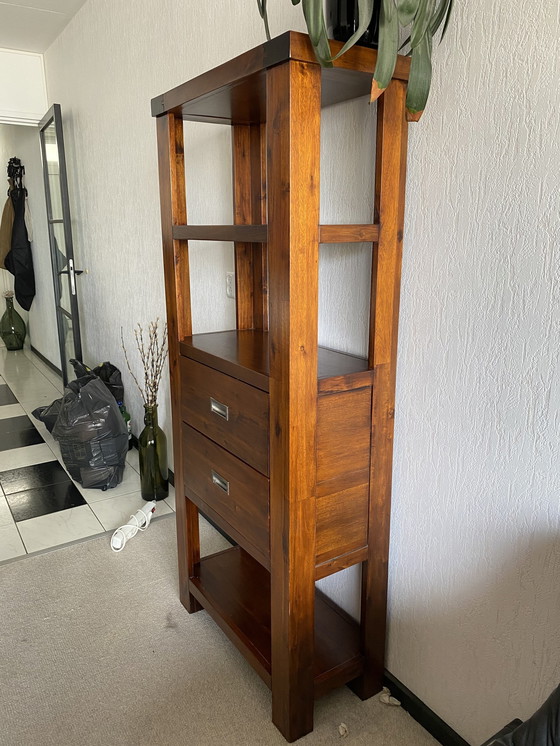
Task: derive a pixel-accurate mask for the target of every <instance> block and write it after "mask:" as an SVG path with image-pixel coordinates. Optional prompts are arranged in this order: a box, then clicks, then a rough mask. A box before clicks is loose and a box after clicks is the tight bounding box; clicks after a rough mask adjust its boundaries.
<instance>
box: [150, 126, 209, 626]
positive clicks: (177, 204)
mask: <svg viewBox="0 0 560 746" xmlns="http://www.w3.org/2000/svg"><path fill="white" fill-rule="evenodd" d="M157 139H158V162H159V188H160V200H161V229H162V240H163V263H164V268H165V297H166V306H167V326H168V339H169V374H170V379H171V409H172V419H173V455H174V469H175V493H176V517H177V544H178V554H179V592H180V597H181V602H182V603H183V605H184V606H185V607H186V609H187V611H189V612H190V613H192V612H194V611H198V610H199V609H200V608H201V607H200V604H199V603H198V601H197V600H196V599H195V598H194V596H192V595H191V593H190V592H189V578H190V577H192V575H193V573H194V567H195V565H196V564H197V563H198V562H199V561H200V538H199V531H198V510H197V508H196V506H195V505H194V504H193V503H191V501H190V500H187V498H186V497H185V495H184V488H183V457H182V432H181V377H180V376H181V371H180V365H179V361H180V355H179V341H180V340H181V339H183V338H184V337H186V336H190V335H191V334H192V322H191V299H190V283H189V254H188V243H187V241H176V240H173V235H172V226H173V225H184V224H186V222H187V201H186V193H185V164H184V153H183V120H182V119H181V118H179V117H176V116H175V115H174V114H165V115H164V116H161V117H159V118H158V119H157Z"/></svg>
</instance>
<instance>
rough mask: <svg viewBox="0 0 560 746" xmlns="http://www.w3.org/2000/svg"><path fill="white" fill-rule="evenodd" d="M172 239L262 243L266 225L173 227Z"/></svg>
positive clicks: (265, 234)
mask: <svg viewBox="0 0 560 746" xmlns="http://www.w3.org/2000/svg"><path fill="white" fill-rule="evenodd" d="M173 238H175V239H185V240H190V241H240V242H242V243H263V242H265V241H266V240H267V227H266V225H174V226H173Z"/></svg>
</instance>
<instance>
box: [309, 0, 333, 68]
mask: <svg viewBox="0 0 560 746" xmlns="http://www.w3.org/2000/svg"><path fill="white" fill-rule="evenodd" d="M302 7H303V15H304V16H305V22H306V24H307V31H308V33H309V38H310V39H311V44H312V45H313V51H314V52H315V56H316V57H317V60H318V61H319V62H320V63H321V65H323V67H332V59H331V48H330V46H329V39H328V36H327V26H326V24H325V15H324V13H323V2H322V0H302Z"/></svg>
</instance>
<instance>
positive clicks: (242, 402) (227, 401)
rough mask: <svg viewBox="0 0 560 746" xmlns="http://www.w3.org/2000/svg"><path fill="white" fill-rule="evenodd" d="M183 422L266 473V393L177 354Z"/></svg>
mask: <svg viewBox="0 0 560 746" xmlns="http://www.w3.org/2000/svg"><path fill="white" fill-rule="evenodd" d="M181 386H182V396H181V402H182V403H181V407H182V417H183V420H184V422H186V423H187V424H188V425H191V426H192V427H194V428H196V429H197V430H198V431H199V432H201V433H203V434H204V435H206V436H207V437H208V438H210V439H211V440H213V441H215V442H216V443H218V444H219V445H221V446H222V447H223V448H225V449H226V450H228V451H230V453H233V454H234V455H235V456H238V457H239V458H240V459H242V460H243V461H245V463H247V464H249V465H250V466H252V467H254V468H255V469H257V470H258V471H260V472H261V473H262V474H266V475H267V476H268V437H269V435H268V394H266V393H265V392H264V391H260V390H259V389H256V388H254V387H253V386H249V385H248V384H246V383H242V382H241V381H238V380H237V379H236V378H231V376H227V375H225V374H224V373H219V372H218V371H216V370H214V369H213V368H209V367H208V366H206V365H202V364H201V363H197V362H195V361H194V360H191V359H190V358H187V357H181Z"/></svg>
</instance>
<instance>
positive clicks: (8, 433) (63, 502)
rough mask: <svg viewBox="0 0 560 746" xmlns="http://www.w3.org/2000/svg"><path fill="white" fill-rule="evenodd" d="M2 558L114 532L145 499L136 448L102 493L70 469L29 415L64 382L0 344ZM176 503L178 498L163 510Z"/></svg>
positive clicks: (33, 358)
mask: <svg viewBox="0 0 560 746" xmlns="http://www.w3.org/2000/svg"><path fill="white" fill-rule="evenodd" d="M0 374H1V377H0V562H4V561H9V560H12V559H15V558H18V557H24V556H25V555H26V554H29V553H32V552H38V551H42V550H45V549H52V548H54V547H57V546H60V545H63V544H68V543H70V542H73V541H76V540H81V539H85V538H87V537H90V536H96V535H98V534H101V533H103V532H105V531H111V530H112V529H115V528H116V527H117V526H120V525H122V524H123V523H125V522H126V521H127V520H128V517H129V516H130V514H131V513H134V512H135V511H136V510H137V509H138V507H139V506H140V505H141V504H142V499H141V497H140V477H139V474H138V452H137V451H134V450H133V451H131V452H130V453H129V454H128V457H127V466H126V469H125V473H124V477H123V481H122V482H121V484H119V485H118V487H115V488H114V489H112V490H107V491H106V492H102V491H101V490H90V489H84V488H83V487H82V486H81V485H79V484H77V483H76V482H73V481H72V480H71V479H70V477H69V476H68V474H67V473H66V471H65V469H64V465H63V464H62V461H61V458H60V450H59V448H58V445H57V443H56V441H55V440H54V439H53V437H52V436H51V435H50V433H49V432H48V431H47V429H46V428H45V426H44V425H43V424H42V423H40V422H38V421H37V420H35V418H34V417H32V416H31V412H32V410H33V409H35V408H36V407H38V406H44V405H45V404H49V403H50V402H51V401H53V399H56V398H58V397H59V396H60V395H61V391H62V384H61V379H60V378H59V377H58V376H57V375H56V374H55V373H53V372H52V371H51V370H50V369H49V368H48V367H47V366H46V365H44V364H43V363H42V361H41V360H40V359H39V358H38V357H37V356H36V355H34V354H33V353H32V352H29V351H28V350H23V351H21V352H8V351H7V350H6V349H5V348H3V347H2V348H0ZM174 508H175V495H174V492H173V488H170V496H169V498H168V499H167V500H166V501H163V502H161V503H159V505H158V508H157V515H163V514H164V513H170V512H172V510H174Z"/></svg>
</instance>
